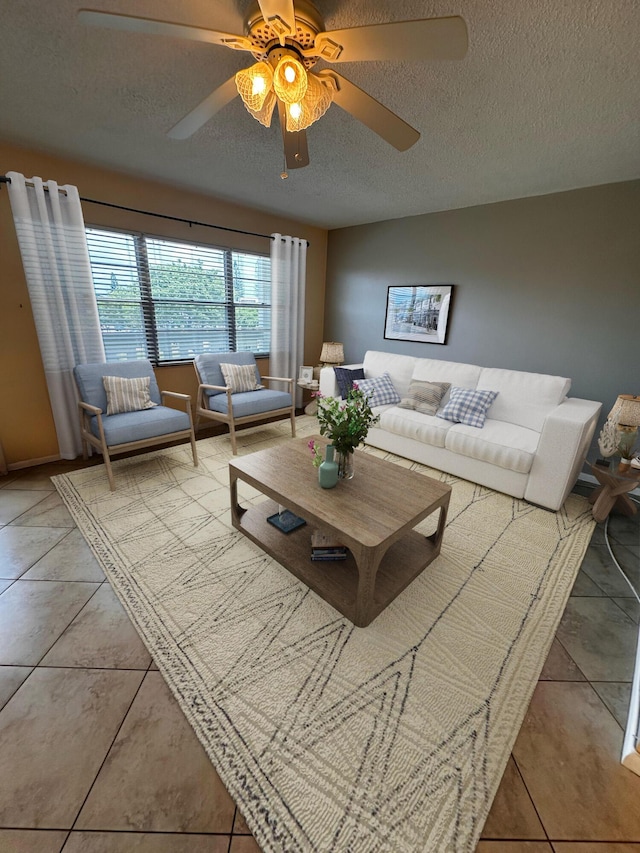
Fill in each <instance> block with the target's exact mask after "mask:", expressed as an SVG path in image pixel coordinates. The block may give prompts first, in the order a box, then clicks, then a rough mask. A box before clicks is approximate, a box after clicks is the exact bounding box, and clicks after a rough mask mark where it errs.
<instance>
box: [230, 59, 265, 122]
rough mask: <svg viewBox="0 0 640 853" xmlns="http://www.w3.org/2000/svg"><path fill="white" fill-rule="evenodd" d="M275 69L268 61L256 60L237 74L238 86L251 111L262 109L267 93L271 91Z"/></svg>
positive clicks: (239, 92)
mask: <svg viewBox="0 0 640 853" xmlns="http://www.w3.org/2000/svg"><path fill="white" fill-rule="evenodd" d="M272 83H273V71H272V69H271V66H270V65H268V64H267V63H266V62H256V64H255V65H252V66H251V67H250V68H244V69H243V70H242V71H238V73H237V74H236V88H237V90H238V94H239V95H240V97H241V98H242V100H243V101H244V105H245V106H246V108H247V109H248V110H250V111H251V112H258V111H259V110H261V109H262V107H263V105H264V102H265V100H266V98H267V95H268V94H269V92H270V91H271V87H272Z"/></svg>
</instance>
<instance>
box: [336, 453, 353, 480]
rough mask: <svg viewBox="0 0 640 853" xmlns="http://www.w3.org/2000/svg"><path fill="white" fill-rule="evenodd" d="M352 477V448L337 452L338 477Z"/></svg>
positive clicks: (345, 478) (346, 478)
mask: <svg viewBox="0 0 640 853" xmlns="http://www.w3.org/2000/svg"><path fill="white" fill-rule="evenodd" d="M352 478H353V450H350V451H349V450H345V451H339V452H338V479H340V480H351V479H352Z"/></svg>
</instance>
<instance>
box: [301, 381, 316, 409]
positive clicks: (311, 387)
mask: <svg viewBox="0 0 640 853" xmlns="http://www.w3.org/2000/svg"><path fill="white" fill-rule="evenodd" d="M298 385H299V386H300V387H301V388H304V389H305V390H307V391H317V390H318V389H319V387H320V383H319V382H316V381H315V380H314V381H313V382H303V381H302V379H298ZM304 413H305V415H316V414H317V413H318V402H317V400H316V398H315V397H312V398H311V400H310V402H308V403H307V405H306V406H305V407H304Z"/></svg>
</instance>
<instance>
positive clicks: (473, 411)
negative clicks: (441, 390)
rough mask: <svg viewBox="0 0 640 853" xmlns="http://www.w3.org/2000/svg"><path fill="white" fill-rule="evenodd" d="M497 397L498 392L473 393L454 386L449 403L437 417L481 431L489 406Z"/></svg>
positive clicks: (468, 389) (469, 389)
mask: <svg viewBox="0 0 640 853" xmlns="http://www.w3.org/2000/svg"><path fill="white" fill-rule="evenodd" d="M497 396H498V392H497V391H472V390H471V388H456V387H455V386H454V387H453V388H452V389H451V395H450V397H449V402H448V403H447V405H446V406H445V407H444V409H443V410H442V411H441V412H438V415H437V416H438V417H439V418H444V419H445V420H447V421H453V422H454V423H457V424H467V426H472V427H478V429H481V428H482V427H483V426H484V422H485V419H486V416H487V411H488V409H489V406H490V405H491V404H492V403H493V401H494V400H495V399H496V397H497Z"/></svg>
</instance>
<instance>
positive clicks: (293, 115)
mask: <svg viewBox="0 0 640 853" xmlns="http://www.w3.org/2000/svg"><path fill="white" fill-rule="evenodd" d="M332 101H333V88H332V87H331V86H327V85H325V84H324V83H323V82H322V81H321V80H320V79H319V78H318V77H317V76H316V75H315V74H312V73H311V72H309V73H308V74H307V91H306V93H305V96H304V98H303V99H302V100H301V101H297V102H295V103H293V104H290V105H289V106H288V107H287V130H288V131H289V132H290V133H295V132H297V131H299V130H305V129H306V128H307V127H309V126H310V125H312V124H313V123H314V121H318V119H319V118H321V117H322V116H323V115H324V114H325V113H326V111H327V110H328V109H329V107H330V106H331V102H332Z"/></svg>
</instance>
